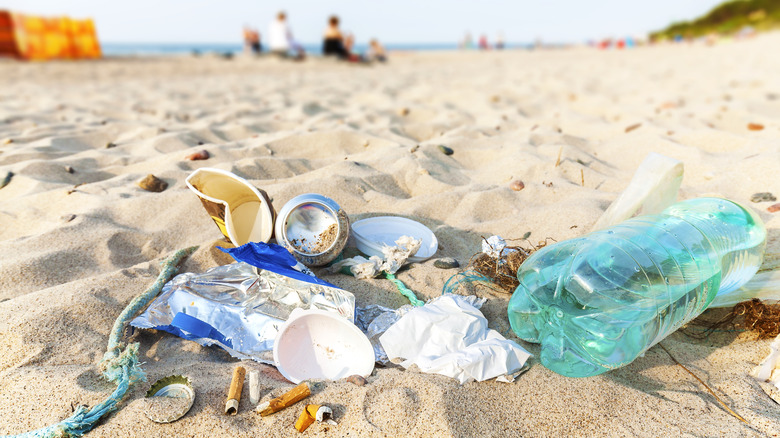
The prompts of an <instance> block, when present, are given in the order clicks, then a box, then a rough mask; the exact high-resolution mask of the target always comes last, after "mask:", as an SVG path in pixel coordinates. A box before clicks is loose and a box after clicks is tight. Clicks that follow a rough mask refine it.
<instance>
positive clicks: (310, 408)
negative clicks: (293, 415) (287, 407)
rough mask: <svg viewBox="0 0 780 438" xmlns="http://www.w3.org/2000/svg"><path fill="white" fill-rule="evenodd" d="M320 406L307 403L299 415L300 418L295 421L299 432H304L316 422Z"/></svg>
mask: <svg viewBox="0 0 780 438" xmlns="http://www.w3.org/2000/svg"><path fill="white" fill-rule="evenodd" d="M319 407H320V406H319V405H306V407H305V408H303V412H301V415H300V416H298V420H296V421H295V429H297V430H298V432H303V431H304V430H306V429H307V428H308V427H309V426H311V425H312V423H314V420H315V419H316V417H317V409H319Z"/></svg>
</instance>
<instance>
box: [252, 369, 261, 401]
mask: <svg viewBox="0 0 780 438" xmlns="http://www.w3.org/2000/svg"><path fill="white" fill-rule="evenodd" d="M259 401H260V371H258V370H249V402H250V403H252V404H253V405H256V404H257V402H259Z"/></svg>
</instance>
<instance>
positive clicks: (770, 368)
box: [753, 335, 780, 388]
mask: <svg viewBox="0 0 780 438" xmlns="http://www.w3.org/2000/svg"><path fill="white" fill-rule="evenodd" d="M769 348H770V351H769V355H768V356H767V357H766V358H765V359H764V360H763V361H761V365H759V366H758V367H756V369H754V370H753V376H754V377H755V378H756V379H758V380H761V381H764V382H771V383H773V384H774V385H775V386H777V387H778V388H780V375H777V376H775V377H774V378H773V377H772V376H773V375H774V374H775V373H774V371H775V370H776V369H777V366H778V364H779V363H778V362H780V335H778V336H777V337H776V338H775V340H774V341H772V344H771V345H770V346H769Z"/></svg>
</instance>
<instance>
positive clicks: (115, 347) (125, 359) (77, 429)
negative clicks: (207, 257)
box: [2, 246, 198, 438]
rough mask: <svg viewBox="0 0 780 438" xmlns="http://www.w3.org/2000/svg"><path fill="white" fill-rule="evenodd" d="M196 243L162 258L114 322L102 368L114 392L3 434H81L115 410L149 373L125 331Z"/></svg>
mask: <svg viewBox="0 0 780 438" xmlns="http://www.w3.org/2000/svg"><path fill="white" fill-rule="evenodd" d="M196 249H198V247H197V246H193V247H190V248H185V249H180V250H178V251H176V252H175V253H174V254H173V255H172V256H170V257H168V258H167V259H166V260H165V261H164V262H163V268H162V271H160V275H158V276H157V280H155V282H154V284H152V286H151V287H149V289H147V290H146V291H145V292H144V293H142V294H141V295H139V296H137V297H135V298H134V299H133V301H131V302H130V304H128V305H127V307H125V310H124V311H122V313H121V314H120V315H119V317H118V318H117V320H116V321H115V322H114V327H113V329H112V330H111V335H110V336H109V338H108V351H106V354H105V355H103V360H102V361H100V369H101V371H102V372H103V377H105V378H106V380H108V381H109V382H114V383H116V389H115V390H114V392H113V393H112V394H111V395H110V396H109V397H108V398H107V399H106V400H104V401H103V402H102V403H100V404H98V405H95V406H93V407H92V409H89V408H88V407H86V406H79V407H78V409H76V411H75V412H74V413H73V415H71V416H70V417H69V418H66V419H65V420H62V421H60V422H59V423H57V424H53V425H51V426H48V427H44V428H42V429H38V430H33V431H30V432H26V433H23V434H19V435H13V436H12V435H7V436H4V437H2V438H12V437H13V438H55V437H80V436H82V435H84V434H85V433H87V432H89V431H90V430H92V428H93V427H95V425H96V424H97V422H98V421H100V419H101V418H102V417H103V416H104V415H106V414H108V413H109V412H111V411H114V410H116V408H117V405H118V404H119V402H121V401H122V398H123V397H124V396H125V394H126V393H127V390H128V389H130V387H131V386H132V385H133V384H135V383H136V382H138V381H142V380H146V373H144V371H143V370H142V369H141V365H140V364H139V363H138V343H137V342H134V343H132V344H129V345H124V343H123V342H122V332H123V330H124V328H125V325H126V324H127V322H128V321H130V319H131V318H132V317H133V316H135V314H136V313H138V311H139V310H141V309H143V308H145V307H146V306H148V305H149V303H150V302H151V301H152V300H153V299H154V298H155V297H156V296H157V294H159V293H160V291H161V290H162V287H163V285H165V283H167V282H168V281H169V280H170V279H171V278H172V277H173V276H174V275H175V274H176V272H178V270H179V264H180V263H181V262H182V260H184V259H185V258H186V257H187V256H189V255H190V254H192V253H193V252H195V250H196Z"/></svg>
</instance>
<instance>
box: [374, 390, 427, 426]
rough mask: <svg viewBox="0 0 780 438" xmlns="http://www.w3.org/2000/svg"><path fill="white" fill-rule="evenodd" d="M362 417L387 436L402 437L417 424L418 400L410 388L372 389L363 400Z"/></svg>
mask: <svg viewBox="0 0 780 438" xmlns="http://www.w3.org/2000/svg"><path fill="white" fill-rule="evenodd" d="M363 415H364V416H365V417H366V420H367V421H368V422H369V423H371V424H372V425H373V426H374V427H376V428H378V429H379V430H381V431H382V432H384V433H385V434H386V435H387V436H403V435H406V434H408V433H409V432H411V431H412V429H413V428H414V426H415V424H416V423H417V417H418V416H419V415H420V398H419V397H418V396H417V392H416V391H415V390H413V389H412V388H407V387H379V388H372V389H370V390H369V391H368V392H367V393H366V396H365V398H364V399H363Z"/></svg>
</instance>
